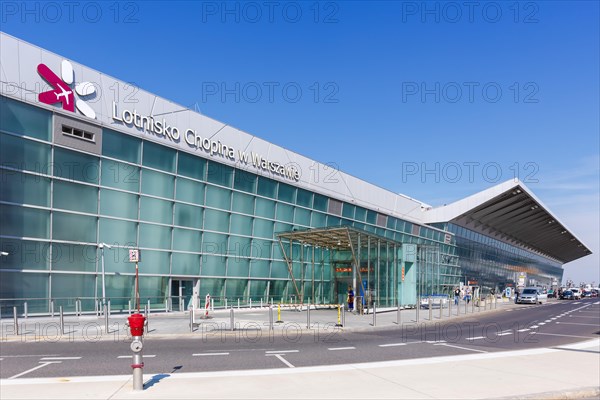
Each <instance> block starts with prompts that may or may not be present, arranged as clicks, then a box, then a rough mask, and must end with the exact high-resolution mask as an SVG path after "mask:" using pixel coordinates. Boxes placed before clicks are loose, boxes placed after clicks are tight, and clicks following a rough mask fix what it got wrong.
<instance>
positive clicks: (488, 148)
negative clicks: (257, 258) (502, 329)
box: [0, 1, 600, 283]
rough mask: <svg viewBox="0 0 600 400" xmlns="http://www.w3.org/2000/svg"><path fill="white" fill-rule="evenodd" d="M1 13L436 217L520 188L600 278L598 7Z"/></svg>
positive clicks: (150, 6) (90, 7)
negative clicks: (424, 206)
mask: <svg viewBox="0 0 600 400" xmlns="http://www.w3.org/2000/svg"><path fill="white" fill-rule="evenodd" d="M467 4H472V6H469V5H467ZM1 12H2V14H1V16H0V24H1V25H0V27H1V29H2V30H3V31H5V32H7V33H9V34H11V35H14V36H16V37H18V38H21V39H23V40H26V41H28V42H31V43H33V44H36V45H38V46H41V47H43V48H46V49H49V50H51V51H54V52H56V53H58V54H60V55H62V56H65V57H67V58H70V59H72V60H74V61H77V62H80V63H82V64H85V65H87V66H89V67H92V68H94V69H97V70H99V71H102V72H105V73H108V74H110V75H112V76H114V77H116V78H119V79H122V80H125V81H130V82H133V83H135V84H136V85H137V86H139V87H141V88H143V89H145V90H148V91H150V92H153V93H156V94H158V95H160V96H162V97H165V98H167V99H171V100H173V101H175V102H178V103H180V104H182V105H184V106H187V107H190V108H194V107H196V108H197V109H198V110H200V111H201V112H202V113H203V114H205V115H207V116H210V117H212V118H215V119H217V120H220V121H223V122H227V123H229V124H230V125H233V126H235V127H237V128H240V129H242V130H244V131H246V132H249V133H251V134H254V135H257V136H259V137H262V138H264V139H266V140H268V141H271V142H273V143H276V144H278V145H281V146H283V147H286V148H289V149H292V150H294V151H297V152H299V153H301V154H303V155H306V156H308V157H311V158H313V159H316V160H318V161H321V162H330V163H333V164H334V165H336V166H337V167H339V168H340V169H342V170H343V171H345V172H347V173H350V174H352V175H355V176H357V177H360V178H363V179H365V180H367V181H369V182H372V183H375V184H377V185H379V186H382V187H385V188H387V189H389V190H391V191H394V192H399V193H403V194H406V195H409V196H411V197H414V198H417V199H419V200H421V201H424V202H427V203H429V204H431V205H434V206H435V205H441V204H445V203H450V202H452V201H454V200H457V199H460V198H461V197H464V196H466V195H469V194H472V193H475V192H477V191H479V190H482V189H485V188H487V187H490V186H492V185H494V184H495V183H499V182H502V181H505V180H508V179H511V178H513V177H514V176H518V177H519V178H520V179H521V180H522V181H524V182H525V183H526V185H528V187H529V188H530V189H532V190H533V191H534V192H535V193H536V195H537V196H538V197H539V198H540V199H541V200H542V201H543V202H544V203H545V204H546V205H547V206H548V207H550V209H551V210H552V211H553V212H554V213H555V214H556V215H557V216H558V217H559V218H560V219H561V221H562V222H564V223H565V224H566V225H567V226H568V227H569V228H570V229H571V230H572V231H574V232H575V233H576V234H577V235H578V236H579V237H580V238H581V239H582V240H583V241H584V242H585V243H586V245H587V246H588V247H590V248H591V249H592V251H593V252H594V254H593V255H592V256H589V257H586V258H584V259H582V260H579V261H576V262H573V263H571V264H568V265H567V266H566V267H565V269H566V272H565V278H571V279H573V280H574V281H576V282H579V281H584V280H585V281H592V280H594V281H596V282H597V283H598V282H600V272H599V270H600V268H599V257H598V254H599V253H600V243H599V242H600V239H599V233H598V232H599V230H600V229H599V225H600V224H599V221H600V210H599V207H600V205H599V204H600V188H599V182H600V172H599V170H600V167H599V166H600V143H599V140H600V139H599V138H600V133H599V132H600V121H599V109H600V104H599V93H600V83H599V70H600V65H599V53H600V47H599V46H600V45H599V37H600V32H599V22H598V21H600V11H599V6H598V2H593V1H589V2H587V1H586V2H559V1H548V2H545V1H538V2H520V3H516V2H475V3H468V2H428V3H424V2H420V1H418V2H411V1H409V2H369V3H365V2H358V1H355V2H341V1H338V2H335V1H333V2H314V1H308V2H283V1H281V2H263V1H258V2H228V3H224V2H221V1H205V2H159V1H155V2H148V3H144V2H122V3H115V2H108V3H103V2H85V1H84V2H78V3H76V5H72V3H70V2H60V1H59V2H52V3H43V2H31V3H22V2H10V1H5V2H3V3H2V6H1ZM469 166H471V167H469ZM470 168H471V169H470ZM423 171H430V172H429V173H423ZM436 171H437V172H436ZM469 172H471V173H472V174H471V175H472V176H470V174H469ZM457 173H460V175H457ZM471 178H472V179H471Z"/></svg>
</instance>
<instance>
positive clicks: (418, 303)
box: [415, 296, 421, 322]
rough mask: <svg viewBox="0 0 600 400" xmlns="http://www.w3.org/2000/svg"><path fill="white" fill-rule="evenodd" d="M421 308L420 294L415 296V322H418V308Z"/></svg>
mask: <svg viewBox="0 0 600 400" xmlns="http://www.w3.org/2000/svg"><path fill="white" fill-rule="evenodd" d="M420 308H421V296H417V307H416V310H415V311H416V314H415V319H416V321H415V322H419V309H420Z"/></svg>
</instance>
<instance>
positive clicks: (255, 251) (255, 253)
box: [252, 238, 279, 258]
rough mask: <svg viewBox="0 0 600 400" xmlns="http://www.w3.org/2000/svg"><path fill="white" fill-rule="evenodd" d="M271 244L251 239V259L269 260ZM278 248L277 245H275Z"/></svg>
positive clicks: (270, 242) (266, 241)
mask: <svg viewBox="0 0 600 400" xmlns="http://www.w3.org/2000/svg"><path fill="white" fill-rule="evenodd" d="M272 247H273V242H272V241H270V240H262V239H254V238H253V239H252V257H255V258H271V248H272ZM277 247H279V245H277Z"/></svg>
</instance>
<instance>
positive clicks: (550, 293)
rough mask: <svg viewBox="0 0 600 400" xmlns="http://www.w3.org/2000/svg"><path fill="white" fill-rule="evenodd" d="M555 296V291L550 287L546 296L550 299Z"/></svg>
mask: <svg viewBox="0 0 600 400" xmlns="http://www.w3.org/2000/svg"><path fill="white" fill-rule="evenodd" d="M555 297H556V291H555V290H552V289H550V290H548V298H549V299H552V298H555Z"/></svg>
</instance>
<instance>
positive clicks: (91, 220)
mask: <svg viewBox="0 0 600 400" xmlns="http://www.w3.org/2000/svg"><path fill="white" fill-rule="evenodd" d="M96 220H97V218H96V217H90V216H87V215H78V214H68V213H63V212H56V211H55V212H54V213H53V216H52V238H53V239H58V240H72V241H76V242H84V243H96Z"/></svg>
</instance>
